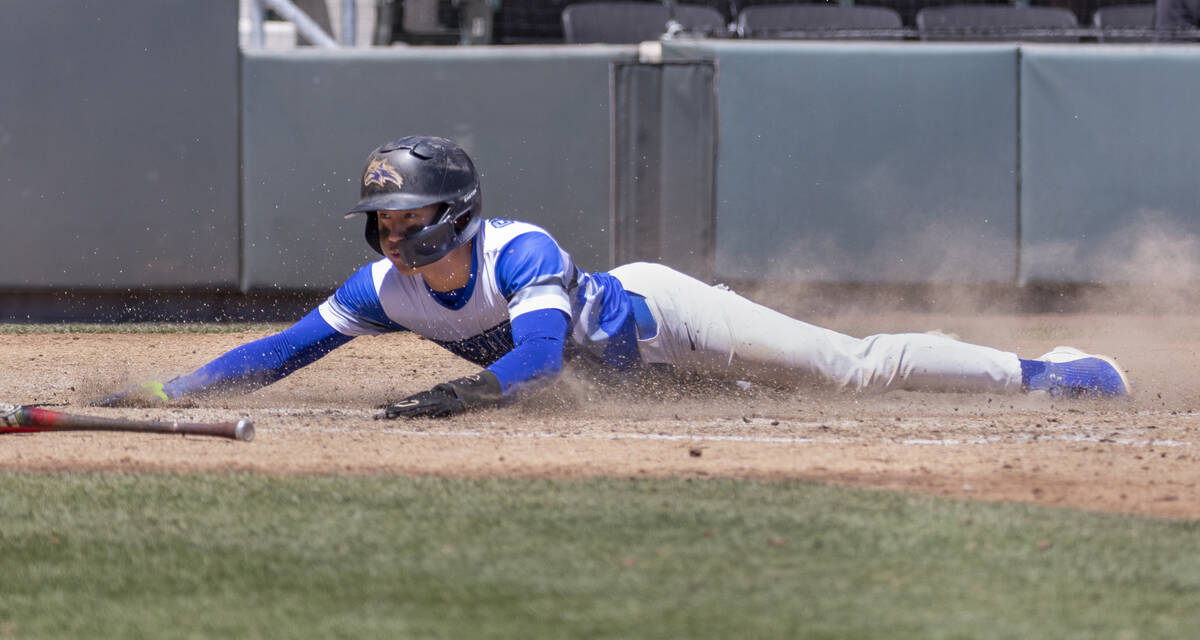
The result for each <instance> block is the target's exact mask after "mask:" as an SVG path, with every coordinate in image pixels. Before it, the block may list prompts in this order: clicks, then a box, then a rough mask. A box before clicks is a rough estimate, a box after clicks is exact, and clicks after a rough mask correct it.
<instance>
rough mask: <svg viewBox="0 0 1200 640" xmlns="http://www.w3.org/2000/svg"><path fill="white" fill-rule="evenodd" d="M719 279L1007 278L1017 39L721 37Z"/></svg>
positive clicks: (1013, 215)
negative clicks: (974, 41) (928, 41)
mask: <svg viewBox="0 0 1200 640" xmlns="http://www.w3.org/2000/svg"><path fill="white" fill-rule="evenodd" d="M665 54H666V56H667V57H671V58H677V57H695V56H705V55H711V56H715V57H716V59H717V62H718V67H719V70H720V71H719V74H718V87H717V92H718V95H719V106H718V113H719V114H720V118H719V128H720V129H719V138H720V151H719V156H718V168H717V221H716V224H717V234H716V237H717V240H716V268H717V275H718V276H719V277H724V278H739V279H745V278H749V279H763V278H766V279H787V280H789V281H793V282H794V281H796V280H818V281H830V280H832V281H853V282H926V281H957V282H1011V281H1012V280H1013V279H1014V277H1015V276H1016V270H1017V189H1016V186H1017V180H1016V176H1017V131H1018V124H1017V83H1016V79H1017V60H1018V48H1017V46H1016V45H1014V44H994V45H986V44H982V45H980V44H976V45H955V44H932V45H931V44H926V45H915V44H914V43H892V44H889V43H846V44H839V43H829V42H820V43H813V42H738V41H711V42H700V43H694V44H689V43H670V44H669V46H668V47H667V51H666V52H665Z"/></svg>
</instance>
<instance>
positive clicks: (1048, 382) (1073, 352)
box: [1026, 347, 1133, 398]
mask: <svg viewBox="0 0 1200 640" xmlns="http://www.w3.org/2000/svg"><path fill="white" fill-rule="evenodd" d="M1037 360H1038V362H1042V363H1045V365H1046V367H1045V369H1044V370H1042V371H1041V372H1039V373H1036V374H1034V375H1032V376H1030V378H1029V382H1028V383H1027V386H1026V388H1027V390H1028V391H1045V392H1046V393H1048V394H1050V395H1051V396H1064V397H1067V398H1118V397H1124V396H1128V395H1129V394H1130V392H1131V391H1132V390H1133V387H1131V386H1130V385H1129V379H1128V378H1126V377H1125V373H1124V372H1123V371H1121V367H1119V366H1118V365H1117V363H1116V362H1115V361H1114V360H1113V359H1112V358H1109V357H1108V356H1098V355H1092V354H1090V353H1084V352H1082V351H1080V350H1079V349H1076V348H1074V347H1054V349H1052V350H1051V351H1050V352H1049V353H1045V354H1043V355H1042V356H1041V357H1039V358H1038V359H1037Z"/></svg>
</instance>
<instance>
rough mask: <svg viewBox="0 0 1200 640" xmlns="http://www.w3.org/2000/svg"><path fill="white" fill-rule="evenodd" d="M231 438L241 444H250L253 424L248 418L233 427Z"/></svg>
mask: <svg viewBox="0 0 1200 640" xmlns="http://www.w3.org/2000/svg"><path fill="white" fill-rule="evenodd" d="M233 437H234V439H235V440H241V441H242V442H250V441H251V440H253V439H254V422H252V421H251V420H250V419H249V418H242V419H241V420H238V421H237V424H235V425H234V426H233Z"/></svg>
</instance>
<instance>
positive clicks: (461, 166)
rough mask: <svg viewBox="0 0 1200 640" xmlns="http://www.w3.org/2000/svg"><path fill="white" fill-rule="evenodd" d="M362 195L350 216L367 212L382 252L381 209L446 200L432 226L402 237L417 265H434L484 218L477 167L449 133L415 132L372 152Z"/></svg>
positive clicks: (371, 241) (403, 250)
mask: <svg viewBox="0 0 1200 640" xmlns="http://www.w3.org/2000/svg"><path fill="white" fill-rule="evenodd" d="M360 196H361V197H360V198H359V201H358V204H356V205H355V206H354V208H353V209H352V210H351V211H350V212H349V213H347V214H346V217H347V218H348V217H350V216H352V215H355V214H358V213H365V214H367V216H366V217H367V220H366V228H365V230H364V236H365V237H366V240H367V244H368V245H370V246H371V248H372V249H374V250H375V251H376V252H378V253H380V254H382V253H383V248H382V246H381V244H380V237H379V214H378V212H379V211H382V210H388V211H410V210H413V209H420V208H422V207H427V206H429V205H431V204H440V205H442V206H441V209H440V210H439V211H438V215H437V216H436V217H435V218H434V221H433V222H432V223H431V224H430V225H428V226H426V227H424V228H422V229H419V230H416V231H413V232H411V233H409V234H408V235H407V237H406V238H404V239H403V240H401V241H400V246H399V251H400V259H401V261H402V262H403V263H404V264H406V265H407V266H409V267H411V268H416V267H423V266H425V265H429V264H433V263H434V262H437V261H438V260H441V259H442V258H444V257H446V255H448V254H449V253H450V252H451V251H454V250H455V249H457V248H459V247H461V246H463V245H465V244H467V243H468V242H470V241H471V239H472V238H474V237H475V234H476V233H478V232H479V226H480V224H481V221H482V218H481V217H480V214H481V212H482V210H483V202H482V198H481V196H480V193H479V178H478V176H477V174H476V172H475V166H474V164H472V162H471V159H470V158H469V157H468V156H467V154H466V152H465V151H463V150H462V149H460V148H459V147H458V145H456V144H454V143H453V142H451V141H450V140H446V139H445V138H427V137H423V136H410V137H407V138H401V139H399V140H395V141H393V142H389V143H387V144H385V145H383V146H381V147H379V148H378V149H376V150H375V151H373V152H371V155H370V156H369V157H368V158H367V164H366V166H365V167H364V168H363V177H362V183H361V192H360Z"/></svg>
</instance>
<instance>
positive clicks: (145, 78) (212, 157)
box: [0, 0, 238, 289]
mask: <svg viewBox="0 0 1200 640" xmlns="http://www.w3.org/2000/svg"><path fill="white" fill-rule="evenodd" d="M237 60H238V49H237V0H206V1H205V2H193V1H191V0H121V1H120V2H93V3H80V2H76V1H74V0H10V1H8V2H5V3H4V9H3V19H0V78H3V81H2V87H3V88H2V89H0V235H2V236H3V237H4V238H6V239H8V241H9V247H8V249H7V250H6V251H5V252H4V255H5V257H4V259H3V260H4V262H3V264H4V268H3V269H0V287H4V288H15V289H24V288H50V287H59V288H61V287H72V288H74V287H113V288H143V287H178V286H209V285H218V286H226V287H235V286H236V285H237V274H238V257H237V256H238V200H237V177H238V166H237V153H238V151H237V135H238V129H237V127H238V104H237V91H238V83H237V74H238V61H237ZM18 239H19V240H18Z"/></svg>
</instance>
